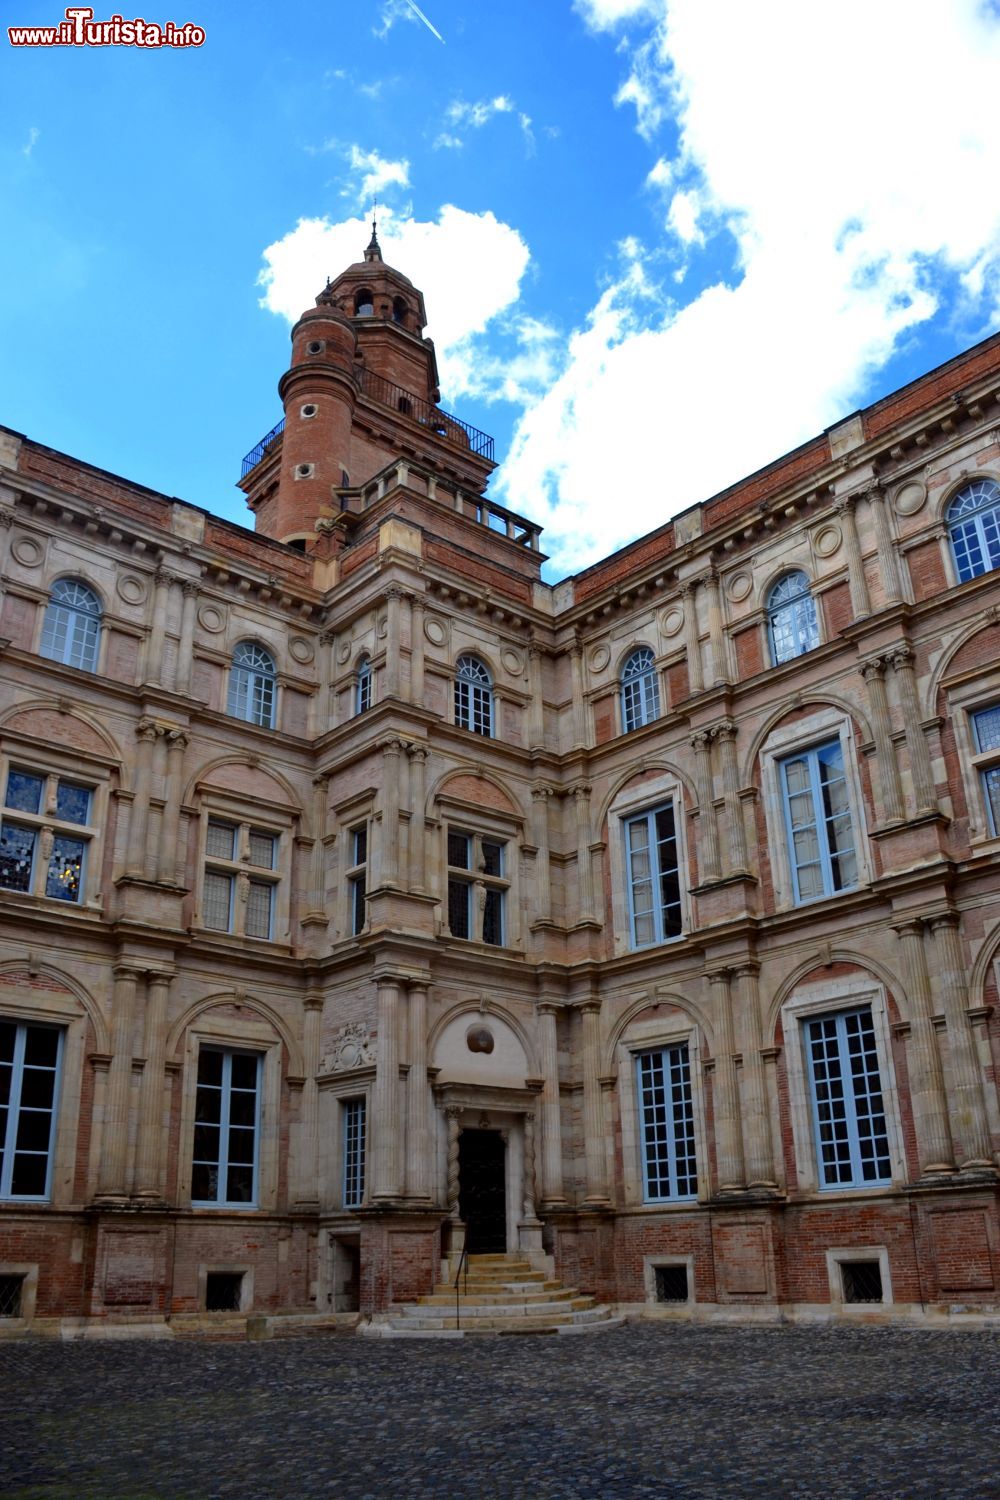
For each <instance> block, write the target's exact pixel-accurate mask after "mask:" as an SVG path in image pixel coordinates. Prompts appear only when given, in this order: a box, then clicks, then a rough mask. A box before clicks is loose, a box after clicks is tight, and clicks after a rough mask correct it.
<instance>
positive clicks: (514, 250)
mask: <svg viewBox="0 0 1000 1500" xmlns="http://www.w3.org/2000/svg"><path fill="white" fill-rule="evenodd" d="M369 233H370V231H369V229H368V225H367V223H366V221H365V220H364V219H360V218H352V219H348V220H346V221H342V222H340V223H333V222H331V221H330V220H329V219H325V218H324V219H300V220H299V222H298V223H297V224H296V226H295V228H294V229H291V230H289V232H288V233H287V234H286V235H284V237H283V238H282V239H280V240H277V241H276V242H275V243H274V244H273V245H269V246H268V247H267V249H266V250H265V251H264V252H263V259H264V267H263V269H262V271H261V273H260V276H259V278H258V281H259V284H260V285H261V286H262V287H263V288H264V295H263V297H262V298H261V305H262V306H264V307H267V308H269V309H270V311H271V312H275V313H278V314H280V315H281V316H282V317H284V318H287V319H288V320H289V322H294V321H295V320H296V319H297V318H298V317H299V316H300V314H301V313H302V312H303V311H304V310H305V308H307V307H311V306H312V304H313V302H314V300H315V298H316V294H317V293H318V292H319V291H320V289H321V288H322V286H323V284H324V282H325V280H326V277H327V276H330V277H333V276H336V275H337V274H338V273H339V272H340V271H342V270H343V269H344V267H345V266H348V265H352V264H353V263H354V262H355V261H358V260H360V259H361V253H362V251H363V249H364V247H365V245H366V244H367V242H368V236H369ZM378 234H379V243H380V245H381V247H382V254H383V256H384V258H385V260H386V261H387V262H388V264H390V265H395V266H398V267H399V268H400V270H402V271H404V272H405V274H406V275H407V276H408V277H409V278H410V280H411V281H412V282H413V283H414V285H415V286H418V287H419V288H420V290H421V291H422V292H423V293H424V296H425V298H426V302H427V309H428V314H429V316H430V317H431V318H432V320H433V321H432V322H431V323H430V324H429V325H428V329H427V332H428V334H430V335H431V337H433V339H434V343H435V347H436V350H437V356H438V369H439V372H440V375H441V386H442V390H443V392H444V393H445V396H446V399H447V400H449V401H454V400H456V399H458V398H460V397H461V396H462V395H464V394H467V393H468V392H470V391H471V390H473V389H475V390H476V391H477V392H480V391H481V390H483V389H485V387H486V384H487V382H486V380H485V377H484V375H483V374H482V372H481V371H480V370H479V365H480V358H481V356H482V359H483V360H484V361H488V358H491V357H493V356H487V352H486V350H485V347H483V346H482V344H481V336H482V335H483V334H484V332H485V331H486V330H487V328H488V327H489V326H490V325H492V324H493V323H494V320H495V319H497V317H498V315H500V314H502V313H503V312H504V311H505V310H506V309H507V308H510V307H511V306H512V305H513V304H514V303H515V302H516V301H517V298H518V296H519V293H520V285H521V279H522V277H523V276H524V273H525V271H526V270H527V267H528V262H529V260H530V252H529V250H528V247H527V245H526V244H525V242H524V240H523V239H522V238H521V236H520V234H519V233H518V232H517V230H516V229H513V228H512V227H511V226H510V225H509V224H504V223H502V222H501V221H500V220H499V219H497V218H496V217H495V216H494V215H493V214H492V213H489V212H485V213H478V214H473V213H467V212H466V211H465V210H464V209H460V208H455V207H454V206H452V205H451V204H445V206H444V207H443V208H442V209H441V210H440V211H439V214H438V217H437V219H435V220H431V221H422V220H418V219H413V218H410V217H397V216H395V215H393V214H392V213H391V212H390V211H389V210H388V209H380V210H379V229H378ZM540 337H541V336H540V335H539V334H537V333H536V334H535V336H534V342H535V343H536V344H537V343H538V342H539V341H540ZM531 343H532V335H531V331H530V329H526V330H525V348H524V349H523V350H522V351H521V353H522V355H523V357H524V358H525V360H527V357H528V352H529V351H530V347H531ZM493 358H495V357H493ZM535 358H536V368H537V362H538V354H537V350H536V356H535ZM502 378H504V377H503V375H502V372H501V371H500V369H499V368H496V369H495V370H494V379H493V384H494V385H495V384H496V382H497V381H498V380H500V379H502ZM514 379H515V382H516V381H518V380H519V381H520V385H521V387H523V386H524V385H525V383H526V381H527V379H528V370H527V366H526V365H525V366H524V367H522V368H521V370H520V374H519V375H517V376H515V377H514Z"/></svg>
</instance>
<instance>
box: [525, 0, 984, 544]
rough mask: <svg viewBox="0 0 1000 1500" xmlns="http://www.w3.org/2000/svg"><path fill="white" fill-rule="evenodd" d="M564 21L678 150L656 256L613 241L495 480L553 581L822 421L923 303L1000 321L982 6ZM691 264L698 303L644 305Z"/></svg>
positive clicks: (860, 391)
mask: <svg viewBox="0 0 1000 1500" xmlns="http://www.w3.org/2000/svg"><path fill="white" fill-rule="evenodd" d="M578 9H579V10H580V12H581V14H582V15H583V16H584V18H585V20H586V21H587V22H588V24H590V25H591V26H592V27H593V28H595V29H598V30H599V29H601V28H606V29H612V35H613V36H615V35H617V36H618V38H619V48H620V51H621V53H622V56H623V57H624V59H625V67H626V79H625V82H624V83H623V85H622V86H621V88H620V89H619V92H618V96H617V99H618V102H619V103H621V104H627V105H629V106H631V107H634V109H635V111H636V128H637V129H638V130H639V132H640V134H642V135H644V136H646V137H648V138H649V139H650V140H651V141H652V140H653V139H654V138H655V137H656V136H657V133H658V132H659V131H660V130H661V129H662V128H663V127H664V126H665V125H666V123H667V122H668V121H669V122H670V124H671V127H672V128H673V129H676V130H677V132H678V136H679V141H678V145H677V147H676V149H675V148H672V149H671V152H670V157H671V160H670V164H669V171H668V169H667V166H666V160H665V157H664V156H663V154H662V148H661V151H658V152H657V153H656V159H655V161H654V163H653V165H652V166H651V167H650V169H649V175H648V177H647V179H646V180H647V183H648V184H649V185H650V186H652V187H656V188H659V189H660V190H661V191H664V192H665V201H666V203H667V205H668V216H667V224H666V226H665V230H664V237H663V239H662V241H661V242H660V243H659V244H658V245H654V246H651V247H648V248H646V249H642V248H641V247H639V246H637V245H635V244H634V243H633V244H631V245H629V246H627V247H623V255H624V259H623V264H622V266H621V269H620V272H619V274H618V276H617V278H616V279H615V280H614V282H613V284H612V285H611V286H610V287H608V288H607V289H606V290H605V292H604V293H603V295H602V296H601V297H600V299H599V301H598V302H597V304H596V306H595V307H594V309H593V312H592V313H591V316H590V318H589V320H588V322H587V324H586V326H585V327H583V328H582V329H580V330H579V331H577V333H576V334H575V335H574V336H573V338H572V339H571V341H570V344H569V348H568V351H567V353H568V357H567V359H566V362H565V366H564V368H563V370H562V373H561V374H560V375H559V377H558V379H557V380H556V382H555V384H554V385H553V386H552V388H551V389H550V390H549V391H548V393H547V394H546V395H545V397H544V398H543V399H542V400H541V401H540V402H539V403H538V404H537V405H536V406H534V407H533V408H532V409H531V410H530V411H528V412H527V413H526V414H525V416H524V417H523V418H522V420H521V422H520V424H519V426H518V429H517V431H516V434H515V439H514V442H513V445H512V450H511V454H510V456H509V458H508V460H507V461H506V463H505V464H504V466H503V470H502V473H501V475H500V476H498V478H499V480H500V488H501V490H502V493H503V495H504V498H505V500H506V503H508V504H509V505H511V506H512V507H513V508H514V509H517V510H523V511H525V512H527V513H528V514H530V515H532V516H534V517H535V518H536V519H538V520H540V521H543V522H544V523H545V524H546V525H547V527H548V528H549V531H548V535H547V536H546V538H545V540H546V543H547V550H550V551H553V552H554V554H555V557H556V561H557V563H558V565H559V566H560V567H562V568H566V567H579V566H582V565H584V564H586V563H588V562H591V561H593V560H594V559H595V558H596V557H598V556H600V555H601V554H602V553H604V552H606V551H607V550H608V549H610V548H612V547H614V546H616V545H620V544H621V542H623V541H624V540H626V539H627V538H628V537H630V536H634V535H636V534H638V533H640V532H642V531H645V530H647V529H649V528H651V527H653V526H655V525H658V524H660V523H661V522H662V521H664V520H666V519H667V518H668V517H669V516H670V515H672V514H674V513H675V512H676V511H677V510H679V509H681V508H683V507H684V506H686V505H688V504H691V503H693V502H694V501H695V500H698V499H702V498H705V497H707V496H708V495H710V494H712V493H713V492H714V491H715V490H716V489H719V488H721V487H723V486H724V485H726V484H728V483H731V482H733V481H734V480H736V479H738V478H740V477H741V476H742V475H743V474H745V473H748V472H750V471H752V470H753V469H754V468H755V467H758V466H759V465H761V464H763V463H766V462H767V461H769V460H770V459H772V458H774V457H776V456H778V455H779V454H780V453H782V452H783V451H785V450H787V449H788V448H789V447H791V446H794V444H795V443H797V442H800V441H802V440H803V439H804V438H806V437H808V436H810V435H812V434H813V433H815V432H817V431H820V430H822V428H823V427H825V426H827V425H829V424H830V423H832V422H834V421H836V420H837V419H838V417H840V416H841V415H843V414H844V413H845V412H847V411H849V410H850V409H851V408H852V406H854V405H856V404H857V403H858V401H859V400H860V399H863V397H864V394H865V390H866V383H867V382H868V381H869V380H870V378H871V377H872V375H873V374H874V373H875V372H876V371H877V370H878V368H879V367H880V366H881V365H883V364H884V363H885V361H886V360H887V359H888V358H889V357H890V356H891V355H892V354H893V352H894V351H895V349H896V347H897V345H898V342H899V340H900V339H901V337H902V336H904V335H905V334H906V333H907V332H908V331H909V330H912V329H913V328H914V327H915V326H916V325H918V324H919V323H920V322H921V321H923V320H926V319H927V318H929V317H931V316H933V315H934V313H935V312H936V311H938V310H940V309H942V308H943V309H945V310H946V311H948V312H949V313H952V314H953V313H954V310H955V307H956V305H957V307H958V312H959V314H960V315H961V316H962V318H963V320H964V322H965V323H966V324H968V325H970V326H971V325H974V332H973V334H972V335H971V336H977V334H978V332H980V331H985V328H984V327H983V324H984V322H985V320H986V319H987V318H988V317H995V316H996V314H997V311H998V308H1000V199H998V197H997V194H996V192H995V191H994V187H995V184H996V182H997V181H1000V132H998V131H997V130H996V124H995V118H994V117H995V103H994V100H995V79H996V76H997V70H998V66H1000V20H998V17H997V15H996V12H995V10H991V9H990V8H988V7H986V6H983V5H981V4H980V3H979V0H953V3H952V4H951V5H950V6H948V7H947V8H946V9H945V10H944V11H942V10H941V8H940V6H939V5H937V4H935V3H933V0H906V3H903V0H880V4H878V5H871V4H870V3H869V0H841V3H840V4H839V5H838V6H837V7H836V8H834V7H833V6H831V5H829V4H827V5H821V4H813V5H803V4H802V3H801V0H771V3H770V4H769V5H768V6H766V7H760V6H753V5H747V4H746V3H745V0H670V4H669V6H668V5H667V3H666V0H646V3H640V0H636V3H630V0H579V4H578ZM623 23H627V24H628V26H629V27H630V28H631V30H630V31H629V33H628V35H627V37H626V38H622V37H621V33H620V32H618V33H615V32H614V30H613V28H615V27H616V26H621V25H622V24H623ZM720 37H724V41H725V45H724V46H720ZM720 231H725V233H720ZM678 266H679V269H678ZM688 270H694V271H697V272H698V273H699V274H698V275H697V277H692V278H691V279H692V281H693V282H694V284H695V285H697V286H698V287H699V288H703V290H700V291H699V293H698V294H697V295H696V296H695V297H694V299H693V300H691V301H690V302H689V303H688V304H687V305H685V306H679V305H676V304H674V305H666V306H665V305H664V304H663V302H662V301H657V300H656V299H654V298H651V296H650V292H651V290H652V289H653V288H654V284H655V280H656V277H657V275H660V274H663V275H669V277H670V278H671V284H672V285H674V288H675V290H674V295H675V296H676V295H677V285H678V284H679V283H680V282H681V281H682V280H683V279H684V277H685V274H686V273H687V272H688ZM706 282H707V283H708V284H707V285H706ZM557 500H558V503H557Z"/></svg>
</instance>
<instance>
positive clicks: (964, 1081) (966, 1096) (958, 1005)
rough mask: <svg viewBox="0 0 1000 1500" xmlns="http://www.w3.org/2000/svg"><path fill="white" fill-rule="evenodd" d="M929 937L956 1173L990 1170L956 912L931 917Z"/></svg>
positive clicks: (987, 1132) (986, 1124) (989, 1144)
mask: <svg viewBox="0 0 1000 1500" xmlns="http://www.w3.org/2000/svg"><path fill="white" fill-rule="evenodd" d="M929 926H930V929H931V931H932V932H933V934H934V947H935V955H934V964H933V969H934V975H935V978H936V980H937V983H938V987H939V993H940V996H941V1008H942V1010H943V1011H944V1015H945V1023H946V1025H947V1028H948V1047H949V1051H950V1053H951V1072H952V1093H951V1095H950V1097H949V1105H950V1116H951V1135H952V1139H953V1141H957V1142H958V1144H959V1146H960V1148H961V1149H960V1156H959V1164H960V1165H961V1166H962V1167H966V1168H968V1167H990V1168H993V1169H994V1170H995V1166H996V1163H995V1160H994V1156H993V1149H992V1142H991V1140H990V1128H989V1122H988V1120H987V1118H986V1103H985V1099H984V1097H983V1074H982V1069H981V1067H980V1065H979V1058H978V1056H977V1055H976V1039H975V1036H974V1035H973V1032H972V1027H971V1025H970V1024H969V1015H968V1005H969V986H968V979H967V973H968V966H967V964H966V963H965V961H964V958H963V954H962V943H961V937H960V932H959V927H960V922H959V917H958V913H957V912H947V913H945V914H944V915H942V916H938V917H932V918H931V920H930V923H929Z"/></svg>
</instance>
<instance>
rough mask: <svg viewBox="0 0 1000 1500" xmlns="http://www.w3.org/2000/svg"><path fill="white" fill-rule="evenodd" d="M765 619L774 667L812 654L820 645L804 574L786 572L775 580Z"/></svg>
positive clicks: (814, 613)
mask: <svg viewBox="0 0 1000 1500" xmlns="http://www.w3.org/2000/svg"><path fill="white" fill-rule="evenodd" d="M767 619H768V631H769V634H770V637H771V660H772V661H773V663H774V665H775V666H776V667H778V666H780V665H781V663H782V662H786V661H792V660H793V659H794V658H795V657H796V656H804V655H805V653H806V652H807V651H815V649H816V647H817V646H818V645H819V620H818V619H817V616H816V601H815V600H814V599H813V597H812V594H811V593H810V592H809V579H808V578H807V577H806V575H805V573H800V572H796V573H786V574H785V576H784V578H781V579H779V580H778V582H777V583H776V584H775V585H774V587H773V589H772V590H771V592H770V594H769V595H768V600H767Z"/></svg>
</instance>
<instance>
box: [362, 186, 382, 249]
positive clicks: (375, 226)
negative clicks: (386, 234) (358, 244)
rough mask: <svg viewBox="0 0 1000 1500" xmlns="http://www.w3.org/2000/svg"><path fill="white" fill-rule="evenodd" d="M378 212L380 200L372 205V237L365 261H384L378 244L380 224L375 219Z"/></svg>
mask: <svg viewBox="0 0 1000 1500" xmlns="http://www.w3.org/2000/svg"><path fill="white" fill-rule="evenodd" d="M377 211H378V199H376V200H375V202H374V203H373V204H372V237H371V239H370V240H369V242H368V248H367V250H366V251H365V260H381V259H382V251H381V249H380V248H379V242H378V224H377V221H376V217H375V215H376V213H377Z"/></svg>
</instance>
